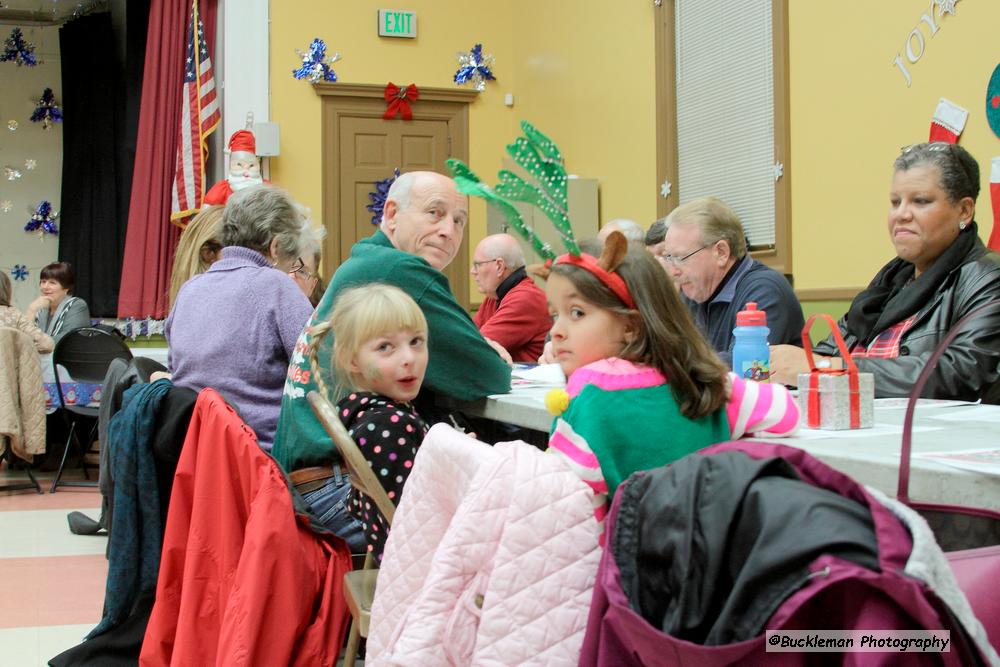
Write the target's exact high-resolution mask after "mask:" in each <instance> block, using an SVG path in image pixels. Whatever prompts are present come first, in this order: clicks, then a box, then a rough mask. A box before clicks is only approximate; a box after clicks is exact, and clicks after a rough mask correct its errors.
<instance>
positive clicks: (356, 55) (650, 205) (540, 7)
mask: <svg viewBox="0 0 1000 667" xmlns="http://www.w3.org/2000/svg"><path fill="white" fill-rule="evenodd" d="M380 7H382V8H386V7H391V8H399V9H408V10H412V11H416V12H417V32H418V38H417V39H416V40H408V39H389V38H380V37H379V36H378V34H377V29H376V16H377V12H378V9H379V8H380ZM270 11H271V45H270V48H271V52H270V56H271V76H270V84H271V118H272V120H273V121H275V122H277V123H279V124H280V127H281V156H280V157H278V158H275V159H273V160H272V163H271V176H272V180H273V181H274V182H276V183H279V184H281V185H283V186H284V187H286V188H288V189H289V190H290V191H291V192H292V193H293V194H294V195H295V196H296V197H297V198H299V199H300V200H301V201H302V202H303V203H304V204H306V205H307V206H309V207H311V208H312V209H313V218H314V219H317V220H319V219H321V218H322V211H321V200H322V192H321V182H320V172H319V169H320V163H321V145H320V141H319V138H320V101H319V97H318V96H317V95H316V94H315V93H314V92H313V90H312V86H310V85H309V84H308V83H306V82H303V81H297V80H295V79H293V78H292V76H291V70H292V69H293V68H294V67H296V66H297V64H298V63H297V56H296V54H295V49H296V48H299V49H305V48H306V47H307V46H308V44H309V42H310V41H311V40H312V39H313V38H314V37H320V38H321V39H323V40H324V41H326V43H327V47H328V52H334V51H336V52H339V53H340V54H341V55H342V57H343V59H342V60H341V61H339V62H337V63H336V64H335V65H334V70H335V71H336V72H337V75H338V77H339V79H340V81H343V82H348V83H385V82H387V81H390V80H391V81H394V82H395V83H398V84H405V83H417V84H418V85H424V86H441V87H450V86H454V85H455V84H454V82H453V81H452V77H453V75H454V73H455V70H456V69H457V68H458V63H457V61H456V58H455V54H456V52H458V51H466V50H468V49H470V48H471V47H472V45H473V44H474V43H475V42H477V41H481V42H482V43H483V45H484V51H485V52H486V53H492V54H493V55H494V56H495V58H496V64H495V66H494V73H495V74H496V76H497V81H496V82H491V83H490V84H489V85H488V86H487V88H486V91H485V92H483V93H482V94H481V95H480V98H479V99H478V100H477V101H476V102H475V103H473V105H472V108H471V113H470V162H471V166H472V168H473V169H474V170H476V171H477V172H478V173H479V174H480V175H481V176H482V177H483V178H485V179H487V180H489V181H491V182H495V174H496V172H497V170H499V168H500V162H501V159H502V158H503V155H504V153H503V147H504V145H506V144H507V143H508V142H510V141H511V140H513V139H514V137H515V136H517V133H518V132H519V130H518V127H517V123H518V121H519V120H521V119H526V120H529V121H531V122H532V123H534V124H535V125H536V126H537V127H538V128H539V129H541V130H542V131H543V132H545V133H546V134H548V135H549V136H550V137H552V139H553V140H555V141H556V143H557V144H558V145H559V146H560V148H561V149H562V150H563V153H564V155H565V157H566V161H567V166H568V168H569V170H570V171H571V172H572V173H576V174H579V175H580V176H581V177H588V178H597V179H599V180H600V189H601V193H600V197H601V218H602V220H608V219H611V218H615V217H630V218H635V219H636V220H638V221H639V222H641V223H642V224H644V225H648V224H649V223H650V222H652V220H653V219H654V218H655V215H656V196H657V191H658V185H657V183H656V173H655V169H656V154H655V119H654V90H653V84H654V63H653V60H652V53H653V11H654V9H653V4H652V3H651V2H650V3H631V2H630V3H620V4H617V3H607V2H599V1H598V0H585V1H583V2H580V1H579V0H578V1H576V2H571V1H570V0H547V1H545V2H526V1H525V0H513V1H512V2H492V3H485V2H484V3H457V2H441V1H440V0H413V1H410V2H407V3H403V4H399V5H393V4H391V3H390V4H389V5H386V4H385V3H380V2H371V1H368V0H352V1H351V2H337V3H330V2H321V1H319V0H302V1H299V2H294V3H293V2H272V3H271V5H270ZM508 92H509V93H513V95H514V102H515V103H514V106H513V107H511V108H508V107H506V106H504V104H503V96H504V93H508ZM471 213H472V215H471V217H472V220H471V224H470V230H469V234H470V241H471V242H472V243H471V245H470V248H471V247H473V246H474V244H475V242H476V241H477V240H478V239H480V238H482V237H483V236H484V234H485V229H486V215H485V207H484V206H483V204H482V203H481V202H478V201H475V202H473V203H472V212H471Z"/></svg>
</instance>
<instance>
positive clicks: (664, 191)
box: [660, 181, 670, 199]
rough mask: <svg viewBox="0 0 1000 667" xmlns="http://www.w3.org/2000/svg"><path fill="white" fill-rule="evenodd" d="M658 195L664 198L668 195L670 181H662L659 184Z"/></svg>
mask: <svg viewBox="0 0 1000 667" xmlns="http://www.w3.org/2000/svg"><path fill="white" fill-rule="evenodd" d="M660 196H661V197H663V198H664V199H666V198H667V197H669V196H670V181H663V184H662V185H660Z"/></svg>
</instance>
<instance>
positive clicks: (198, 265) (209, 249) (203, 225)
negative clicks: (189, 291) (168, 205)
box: [167, 206, 225, 308]
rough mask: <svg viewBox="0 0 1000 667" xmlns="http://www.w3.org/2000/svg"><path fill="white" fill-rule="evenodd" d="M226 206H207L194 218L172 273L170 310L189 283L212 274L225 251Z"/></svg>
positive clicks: (175, 256)
mask: <svg viewBox="0 0 1000 667" xmlns="http://www.w3.org/2000/svg"><path fill="white" fill-rule="evenodd" d="M224 208H225V207H224V206H206V207H205V208H203V209H201V210H200V211H198V214H197V215H196V216H194V217H193V218H191V222H189V223H188V225H187V227H185V228H184V231H183V232H182V233H181V238H180V240H179V241H178V242H177V251H176V252H175V253H174V268H173V269H172V270H171V271H170V291H169V292H168V293H167V304H168V308H173V306H174V301H176V300H177V292H179V291H180V289H181V285H183V284H184V283H186V282H187V281H188V280H190V279H191V278H193V277H194V276H196V275H198V274H199V273H205V272H206V271H208V267H210V266H212V264H213V263H215V261H216V260H217V259H219V252H220V251H221V250H222V210H223V209H224Z"/></svg>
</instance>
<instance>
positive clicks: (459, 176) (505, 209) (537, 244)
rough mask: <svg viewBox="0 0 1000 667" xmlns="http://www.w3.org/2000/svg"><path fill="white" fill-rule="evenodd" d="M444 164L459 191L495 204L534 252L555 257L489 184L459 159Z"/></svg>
mask: <svg viewBox="0 0 1000 667" xmlns="http://www.w3.org/2000/svg"><path fill="white" fill-rule="evenodd" d="M445 164H447V165H448V169H449V170H451V177H452V178H453V179H455V183H456V184H457V186H458V191H459V192H461V193H462V194H465V195H471V196H475V197H481V198H483V199H485V200H486V202H487V203H488V204H491V205H493V206H495V207H496V208H497V209H498V210H499V211H500V213H502V214H503V216H504V217H505V218H507V222H508V223H510V226H511V227H513V228H514V230H515V231H517V232H518V233H519V234H520V235H521V236H523V237H524V238H525V239H527V240H528V242H530V243H531V247H532V248H534V249H535V252H537V253H538V254H539V256H540V257H541V258H542V259H555V257H556V253H555V252H554V251H553V250H552V246H550V245H549V244H548V243H545V242H544V241H542V239H540V238H539V237H538V234H536V233H535V230H534V229H532V228H531V226H530V225H528V224H526V223H525V222H524V219H523V218H522V217H521V213H520V212H519V211H518V210H517V208H516V207H515V206H514V205H513V204H511V203H510V202H509V201H507V200H506V199H504V198H503V197H501V196H500V195H498V194H497V193H496V192H494V191H493V189H492V188H490V186H488V185H486V184H485V183H483V182H482V181H481V180H480V179H479V177H478V176H476V174H475V173H474V172H473V171H472V170H471V169H469V167H468V166H467V165H466V164H465V163H463V162H462V161H461V160H456V159H454V158H452V159H449V160H446V161H445Z"/></svg>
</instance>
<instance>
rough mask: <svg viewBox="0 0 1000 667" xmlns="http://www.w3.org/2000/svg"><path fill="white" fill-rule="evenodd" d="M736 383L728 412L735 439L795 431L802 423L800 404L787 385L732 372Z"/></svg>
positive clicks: (732, 382)
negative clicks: (744, 376)
mask: <svg viewBox="0 0 1000 667" xmlns="http://www.w3.org/2000/svg"><path fill="white" fill-rule="evenodd" d="M729 381H730V384H731V387H732V391H731V392H730V397H729V404H728V405H727V406H726V416H727V417H728V418H729V430H730V433H731V435H732V437H733V438H734V439H736V438H742V437H743V436H745V435H756V434H760V433H766V434H767V435H771V436H786V435H792V434H793V433H794V432H795V431H796V430H797V429H798V427H799V406H798V404H797V403H796V402H795V399H794V398H793V397H792V394H791V392H789V391H788V389H786V388H785V387H784V386H783V385H780V384H770V383H766V382H764V383H762V382H753V381H752V380H744V379H742V378H740V377H739V376H737V375H735V374H734V373H730V374H729Z"/></svg>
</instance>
